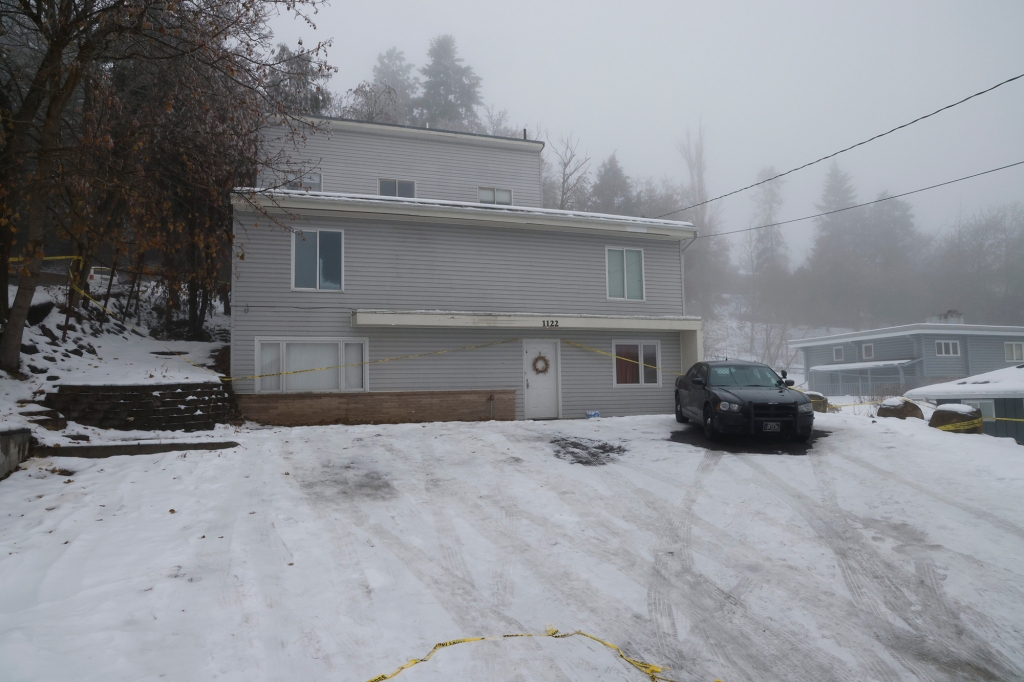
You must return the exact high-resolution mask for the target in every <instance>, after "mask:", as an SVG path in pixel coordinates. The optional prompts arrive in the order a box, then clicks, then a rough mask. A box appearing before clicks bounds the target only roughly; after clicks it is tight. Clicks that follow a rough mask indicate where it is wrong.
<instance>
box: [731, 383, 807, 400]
mask: <svg viewBox="0 0 1024 682" xmlns="http://www.w3.org/2000/svg"><path fill="white" fill-rule="evenodd" d="M715 392H716V393H719V394H721V395H722V396H723V398H724V397H725V396H732V397H733V398H734V399H735V401H736V402H739V403H780V404H783V405H799V404H800V403H805V402H807V396H805V395H804V394H803V393H800V392H799V391H794V390H793V389H791V388H760V387H754V386H750V387H737V386H729V387H724V386H723V387H721V388H715ZM726 399H728V398H726Z"/></svg>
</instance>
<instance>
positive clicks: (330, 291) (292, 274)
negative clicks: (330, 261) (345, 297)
mask: <svg viewBox="0 0 1024 682" xmlns="http://www.w3.org/2000/svg"><path fill="white" fill-rule="evenodd" d="M300 232H301V233H302V234H303V235H308V234H316V262H317V263H318V264H319V263H320V233H321V232H340V233H341V288H340V289H321V288H320V273H317V277H316V289H307V288H305V287H297V286H295V240H296V239H298V238H299V233H300ZM318 267H319V265H318ZM289 272H290V274H289V280H288V283H289V285H290V286H291V290H292V291H315V292H317V293H326V294H343V293H345V230H330V229H327V228H323V229H319V228H316V229H311V230H292V255H291V267H290V269H289Z"/></svg>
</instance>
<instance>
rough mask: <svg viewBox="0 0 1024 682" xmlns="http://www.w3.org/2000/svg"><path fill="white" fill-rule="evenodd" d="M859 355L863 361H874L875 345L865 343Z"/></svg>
mask: <svg viewBox="0 0 1024 682" xmlns="http://www.w3.org/2000/svg"><path fill="white" fill-rule="evenodd" d="M860 353H861V355H862V356H863V357H864V359H865V360H874V359H875V344H873V343H865V344H864V345H863V346H862V347H861V349H860Z"/></svg>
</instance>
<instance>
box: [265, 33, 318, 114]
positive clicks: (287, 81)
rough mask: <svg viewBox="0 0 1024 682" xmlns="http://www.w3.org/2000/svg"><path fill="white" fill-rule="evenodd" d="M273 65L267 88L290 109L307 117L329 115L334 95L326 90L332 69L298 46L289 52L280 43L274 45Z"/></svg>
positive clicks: (288, 49)
mask: <svg viewBox="0 0 1024 682" xmlns="http://www.w3.org/2000/svg"><path fill="white" fill-rule="evenodd" d="M274 66H275V68H274V69H273V70H272V71H270V78H269V82H268V83H267V90H268V91H269V92H270V93H271V94H272V96H273V97H274V98H275V99H276V100H277V101H278V102H281V103H283V104H284V105H285V106H287V107H288V108H289V109H291V110H292V111H297V112H299V113H301V114H306V115H309V116H329V115H330V114H331V113H332V109H333V108H334V95H332V94H331V91H330V90H328V89H327V81H328V80H330V78H331V72H332V69H331V68H330V67H328V66H326V65H325V64H323V63H322V61H318V60H316V59H314V58H313V54H312V53H311V52H309V51H308V50H304V49H302V48H301V47H300V48H299V49H298V50H297V51H293V50H292V49H291V48H289V47H288V46H287V45H285V44H284V43H281V44H279V45H278V46H277V54H276V55H275V56H274Z"/></svg>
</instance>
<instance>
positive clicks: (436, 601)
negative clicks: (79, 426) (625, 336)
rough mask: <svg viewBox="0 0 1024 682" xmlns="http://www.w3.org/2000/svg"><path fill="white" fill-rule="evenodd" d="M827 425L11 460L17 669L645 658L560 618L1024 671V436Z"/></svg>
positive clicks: (718, 648)
mask: <svg viewBox="0 0 1024 682" xmlns="http://www.w3.org/2000/svg"><path fill="white" fill-rule="evenodd" d="M817 425H818V427H819V429H820V432H819V433H818V434H817V437H816V438H814V439H812V442H811V443H810V444H808V445H807V446H803V447H805V449H803V450H799V451H798V450H792V449H790V448H789V445H787V444H786V443H783V442H781V441H780V442H760V441H747V440H744V439H737V440H727V441H722V442H716V443H715V444H713V446H712V447H710V448H709V447H707V445H708V444H707V443H706V442H704V441H703V439H702V438H699V437H698V434H696V433H694V431H695V430H690V429H679V427H678V425H677V424H676V423H675V422H674V420H673V418H672V417H670V416H667V417H635V418H622V419H599V420H588V421H579V422H502V423H498V422H490V423H483V424H480V423H474V424H427V425H420V424H409V425H396V426H387V427H385V426H368V427H317V428H298V429H255V428H253V429H252V430H248V429H244V428H243V429H241V430H240V432H239V433H237V434H234V435H233V438H235V440H237V442H239V443H240V446H239V447H237V448H233V449H230V450H222V451H194V452H188V453H187V457H186V456H184V455H185V453H163V454H154V455H144V456H134V457H111V458H108V459H102V460H91V459H77V460H71V459H62V458H59V457H51V458H49V459H48V460H46V461H45V462H44V461H40V460H32V461H30V462H29V463H28V464H29V466H28V467H27V468H26V469H24V470H23V471H19V472H16V473H15V474H14V475H12V476H11V477H10V478H9V479H7V480H5V481H3V482H2V483H0V519H3V520H4V523H3V525H2V526H0V575H2V576H3V577H4V580H3V581H0V660H2V661H3V674H2V677H3V678H4V679H5V680H7V679H10V680H62V679H81V680H104V682H107V681H109V680H115V681H116V680H136V679H147V678H151V679H158V678H161V677H163V678H166V679H213V678H218V679H227V680H278V679H303V680H354V681H356V682H363V681H365V680H370V679H373V678H375V677H377V676H379V675H381V674H382V673H390V672H392V671H394V670H395V669H396V668H397V667H398V666H399V665H402V664H403V663H405V662H407V661H408V660H409V659H410V658H413V657H419V656H423V655H424V654H425V653H426V652H428V651H430V650H431V648H432V647H433V646H434V645H435V643H437V642H444V641H450V640H455V639H458V638H462V637H475V636H499V639H497V640H491V641H480V642H474V643H472V644H466V645H464V646H461V645H460V646H454V647H444V648H442V649H440V650H439V651H438V652H437V653H436V655H434V656H433V657H432V658H431V660H430V661H429V662H427V663H423V664H420V665H417V666H415V668H413V669H410V670H408V671H405V672H403V673H402V674H401V676H399V677H398V678H397V679H399V680H401V679H409V680H421V681H422V680H452V679H487V680H552V681H554V680H558V681H559V682H565V681H567V680H571V681H576V680H578V681H580V682H582V681H584V680H586V681H591V680H598V681H611V680H618V681H622V680H638V681H639V680H642V679H645V677H644V675H643V673H641V672H640V671H639V670H637V669H636V668H634V667H631V666H630V665H629V664H628V663H626V662H625V661H624V660H623V659H621V658H619V657H618V655H617V654H616V653H615V652H614V651H613V650H609V649H608V648H606V647H604V646H603V645H601V644H598V643H596V642H594V641H591V640H587V639H586V638H583V637H572V638H567V639H560V640H556V639H553V638H550V637H541V638H513V639H502V638H500V636H501V635H506V634H516V633H531V632H532V633H538V634H540V633H544V632H545V629H546V628H547V627H548V626H552V627H555V628H558V629H559V630H561V631H562V632H572V631H575V630H577V629H578V630H582V631H584V632H587V633H591V634H593V635H596V636H598V637H601V638H602V639H604V640H607V641H609V642H612V643H614V644H616V645H618V646H620V647H622V651H623V652H624V655H626V656H629V657H631V658H634V659H636V660H639V661H645V662H647V663H651V664H655V665H658V666H663V667H664V668H666V669H665V670H664V671H663V672H662V673H660V674H661V675H663V676H664V677H665V678H666V679H672V680H680V681H682V680H706V681H707V682H711V680H714V679H716V678H717V679H721V680H725V681H726V682H728V681H730V680H736V681H739V680H808V681H810V680H814V681H815V682H819V681H828V680H918V679H930V680H937V681H940V680H1015V679H1022V678H1024V638H1022V636H1021V632H1022V630H1024V615H1022V614H1024V588H1022V587H1021V585H1024V580H1022V578H1024V569H1022V568H1021V564H1020V557H1021V556H1022V555H1024V529H1022V528H1021V519H1024V494H1022V493H1024V457H1022V456H1021V454H1022V453H1024V450H1022V449H1021V448H1020V447H1019V446H1017V445H1015V444H1014V443H1012V442H1011V441H1006V440H999V439H995V438H990V437H988V436H982V435H963V434H948V433H942V432H939V431H937V430H935V429H928V428H927V426H926V425H924V424H923V423H917V420H908V422H898V421H897V420H879V421H878V422H876V423H872V421H871V420H870V419H868V418H865V417H858V416H853V415H832V414H828V415H821V416H820V417H819V418H818V424H817ZM680 434H682V435H680ZM793 445H794V446H795V445H796V444H793ZM553 454H557V458H556V457H555V456H553ZM779 454H789V455H794V454H795V455H803V456H795V457H793V456H777V455H779ZM560 460H563V461H560ZM576 463H579V464H582V465H583V466H575V464H576ZM64 469H68V470H73V471H74V476H73V477H71V476H65V474H67V471H65V470H64ZM169 509H173V510H174V511H175V513H173V514H172V513H169V512H168V510H169Z"/></svg>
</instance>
